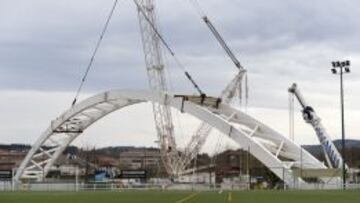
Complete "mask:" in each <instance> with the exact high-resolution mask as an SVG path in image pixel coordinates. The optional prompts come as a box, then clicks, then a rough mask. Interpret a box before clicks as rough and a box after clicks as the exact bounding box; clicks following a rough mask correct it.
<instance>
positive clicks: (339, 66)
mask: <svg viewBox="0 0 360 203" xmlns="http://www.w3.org/2000/svg"><path fill="white" fill-rule="evenodd" d="M331 64H332V66H333V67H332V69H331V72H332V73H333V74H338V75H340V102H341V148H342V149H341V152H342V156H343V163H342V184H343V189H344V190H345V189H346V165H345V160H346V156H345V118H344V117H345V116H344V84H343V75H344V74H345V73H350V61H349V60H346V61H333V62H332V63H331Z"/></svg>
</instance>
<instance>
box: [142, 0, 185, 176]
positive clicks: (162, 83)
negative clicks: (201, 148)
mask: <svg viewBox="0 0 360 203" xmlns="http://www.w3.org/2000/svg"><path fill="white" fill-rule="evenodd" d="M135 2H136V3H137V5H139V6H140V8H139V7H138V19H139V24H140V32H141V39H142V44H143V51H144V55H145V63H146V70H147V75H148V80H149V86H150V89H151V90H152V91H154V92H158V93H159V94H162V93H164V92H167V91H168V86H167V82H166V77H165V71H164V68H165V66H164V63H163V56H162V52H161V47H160V45H161V42H160V40H161V39H160V38H159V35H158V33H156V32H157V30H155V29H154V26H155V28H157V22H156V20H157V19H156V14H155V5H154V1H153V0H135ZM140 9H142V10H140ZM145 15H146V16H145ZM149 21H150V22H149ZM152 106H153V114H154V120H155V126H156V130H157V134H158V138H159V144H160V153H161V158H162V161H163V163H164V166H165V168H166V171H167V172H168V173H169V174H170V175H175V174H176V173H177V171H178V169H177V168H176V167H177V165H178V164H176V162H177V161H178V160H179V158H180V157H179V154H178V152H177V150H176V142H175V136H174V127H173V121H172V115H171V109H170V107H169V106H168V105H167V103H166V101H164V102H163V103H154V102H153V103H152Z"/></svg>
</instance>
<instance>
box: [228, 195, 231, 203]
mask: <svg viewBox="0 0 360 203" xmlns="http://www.w3.org/2000/svg"><path fill="white" fill-rule="evenodd" d="M228 202H230V203H231V202H232V194H231V192H229V193H228Z"/></svg>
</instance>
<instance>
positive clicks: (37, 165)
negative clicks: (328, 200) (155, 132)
mask: <svg viewBox="0 0 360 203" xmlns="http://www.w3.org/2000/svg"><path fill="white" fill-rule="evenodd" d="M201 100H202V101H201ZM141 102H156V103H166V104H168V105H169V106H171V107H173V108H176V109H178V110H180V111H182V112H184V113H188V114H190V115H192V116H194V117H196V118H198V119H199V120H201V121H204V122H207V123H208V124H209V125H211V126H213V127H214V128H215V129H217V130H218V131H220V132H222V134H223V135H225V136H228V137H230V138H231V139H233V140H234V141H235V142H237V143H238V144H239V145H240V146H242V147H243V148H244V149H249V150H250V153H251V154H252V155H253V156H255V157H256V158H257V159H258V160H259V161H261V162H262V163H263V164H264V165H265V166H267V167H268V168H269V169H270V170H271V171H272V172H273V173H274V174H275V175H277V176H278V177H279V178H280V179H282V180H284V182H285V183H286V184H287V185H289V186H290V187H292V186H294V184H296V183H299V182H303V181H302V180H301V178H299V177H297V176H296V175H295V173H293V169H295V168H299V167H300V165H301V167H302V168H303V169H306V168H308V169H314V168H316V169H321V168H326V167H325V165H324V164H323V163H321V162H319V161H318V160H317V159H316V158H314V157H313V156H312V155H310V154H309V153H308V152H306V151H302V150H301V148H300V147H299V146H298V145H297V144H295V143H293V142H292V141H291V140H289V139H288V138H286V137H285V136H282V135H281V134H279V133H278V132H276V131H275V130H273V129H271V128H270V127H268V126H266V125H265V124H263V123H261V122H260V121H258V120H256V119H255V118H253V117H251V116H249V115H247V114H245V113H243V112H241V111H239V110H237V109H235V108H233V107H231V106H229V105H226V104H221V103H220V104H218V103H217V102H214V99H213V98H205V99H200V100H199V99H197V98H196V97H192V96H176V95H175V96H174V95H171V94H159V93H153V92H150V91H138V90H137V91H131V90H112V91H108V92H103V93H100V94H97V95H95V96H93V97H90V98H88V99H86V100H84V101H82V102H80V103H78V104H77V105H75V106H73V107H72V108H70V109H69V110H67V111H65V112H64V113H63V114H62V115H60V116H59V117H58V118H57V119H55V120H53V121H52V122H51V124H50V126H49V127H48V128H47V129H46V130H45V132H43V134H42V135H41V136H40V137H39V138H38V140H37V141H36V142H35V143H34V144H33V146H32V148H31V150H30V151H29V152H28V154H27V156H26V157H25V159H24V160H23V162H22V163H21V165H20V167H19V169H18V170H17V173H16V175H15V178H14V179H15V181H18V182H19V181H21V180H23V179H36V180H42V179H43V177H45V176H46V174H47V173H48V171H49V169H50V167H51V166H52V165H53V164H54V163H55V161H56V160H57V158H58V157H59V156H60V155H61V153H62V152H63V151H64V150H65V148H66V147H67V146H68V145H69V144H70V143H71V142H72V141H73V140H74V139H75V138H77V137H78V136H79V135H81V134H82V132H83V131H84V130H85V129H86V128H87V127H89V126H91V125H92V124H93V123H95V122H96V121H97V120H99V119H101V118H103V117H104V116H106V115H108V114H110V113H111V112H114V111H116V110H119V109H121V108H124V107H126V106H129V105H133V104H138V103H141ZM217 104H218V105H217Z"/></svg>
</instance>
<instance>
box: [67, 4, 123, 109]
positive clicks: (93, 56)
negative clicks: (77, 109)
mask: <svg viewBox="0 0 360 203" xmlns="http://www.w3.org/2000/svg"><path fill="white" fill-rule="evenodd" d="M117 3H118V0H114V3H113V6H112V7H111V10H110V13H109V15H108V17H107V19H106V21H105V24H104V27H103V29H102V31H101V33H100V37H99V39H98V41H97V42H96V45H95V48H94V50H93V52H92V55H91V57H90V60H89V63H88V65H87V67H86V70H85V73H84V75H83V77H82V79H81V82H80V85H79V87H78V89H77V91H76V94H75V97H74V100H73V102H72V104H71V105H72V106H74V105H75V104H76V102H77V99H78V97H79V95H80V92H81V90H82V88H83V86H84V83H85V81H86V78H87V76H88V74H89V72H90V69H91V67H92V65H93V63H94V60H95V56H96V54H97V52H98V50H99V47H100V45H101V42H102V40H103V38H104V36H105V33H106V31H107V28H108V26H109V24H110V20H111V18H112V16H113V14H114V11H115V8H116V5H117Z"/></svg>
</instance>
